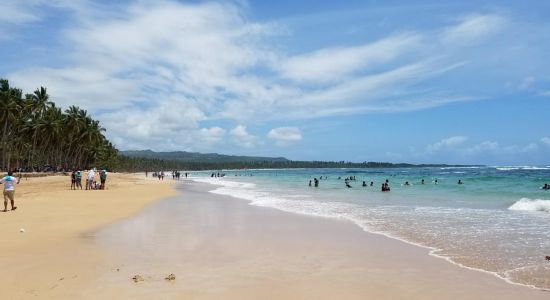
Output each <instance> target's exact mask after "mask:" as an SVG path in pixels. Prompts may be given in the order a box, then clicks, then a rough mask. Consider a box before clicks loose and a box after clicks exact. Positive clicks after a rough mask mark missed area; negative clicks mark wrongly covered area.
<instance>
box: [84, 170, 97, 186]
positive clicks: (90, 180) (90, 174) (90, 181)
mask: <svg viewBox="0 0 550 300" xmlns="http://www.w3.org/2000/svg"><path fill="white" fill-rule="evenodd" d="M94 177H95V171H94V169H90V170H89V171H88V178H87V179H86V189H90V190H92V189H93V188H92V184H93V183H94Z"/></svg>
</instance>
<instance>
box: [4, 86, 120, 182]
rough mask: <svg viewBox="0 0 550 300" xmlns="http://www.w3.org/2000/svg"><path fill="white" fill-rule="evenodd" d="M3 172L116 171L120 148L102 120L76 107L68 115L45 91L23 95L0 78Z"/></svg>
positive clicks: (40, 90)
mask: <svg viewBox="0 0 550 300" xmlns="http://www.w3.org/2000/svg"><path fill="white" fill-rule="evenodd" d="M0 131H1V132H2V138H1V139H0V156H1V162H0V163H1V165H0V169H1V170H9V169H15V168H17V169H22V170H28V171H31V170H35V171H44V170H54V171H55V170H66V169H71V168H85V167H88V166H91V165H94V166H97V167H111V168H112V167H114V165H115V164H116V162H117V150H116V149H115V147H113V145H112V144H111V143H110V142H109V141H108V140H107V139H106V138H105V136H104V135H103V132H104V131H105V129H103V128H101V126H100V125H99V121H96V120H94V119H92V118H91V117H90V116H88V114H87V112H86V111H85V110H82V109H80V108H78V107H76V106H71V107H69V108H68V109H67V110H65V111H62V110H61V108H59V107H57V106H56V105H55V104H54V103H53V102H51V101H50V97H49V95H48V93H47V91H46V88H44V87H40V88H39V89H36V90H35V91H34V92H33V93H32V94H25V95H23V91H22V90H21V89H18V88H15V87H11V86H10V84H9V82H8V80H5V79H0Z"/></svg>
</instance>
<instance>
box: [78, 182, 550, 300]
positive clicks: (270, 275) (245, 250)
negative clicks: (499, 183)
mask: <svg viewBox="0 0 550 300" xmlns="http://www.w3.org/2000/svg"><path fill="white" fill-rule="evenodd" d="M210 189H213V187H212V186H209V185H206V184H201V183H194V182H186V183H185V184H181V185H178V190H179V192H180V194H179V195H178V196H175V197H173V198H170V199H167V200H163V201H159V202H156V203H154V204H152V205H149V206H147V207H146V208H145V209H144V210H143V211H141V212H140V213H139V214H137V215H135V216H133V217H131V218H127V219H125V220H121V221H119V222H116V223H114V224H112V225H109V226H107V227H105V228H103V229H101V230H99V231H97V232H96V233H95V234H94V235H93V237H91V238H90V240H91V244H94V245H91V246H95V247H97V249H98V250H97V251H94V252H95V253H104V256H103V257H102V259H101V261H100V263H99V264H97V265H95V269H96V273H95V274H96V277H95V278H92V279H90V281H89V282H87V283H86V284H85V285H83V286H82V287H81V289H80V290H79V291H78V292H79V293H77V294H75V296H77V298H85V299H548V298H549V297H550V293H549V292H544V291H539V290H533V289H530V288H527V287H522V286H517V285H511V284H508V283H506V282H504V281H503V280H501V279H499V278H497V277H495V276H493V275H490V274H487V273H482V272H478V271H473V270H468V269H464V268H460V267H458V266H455V265H453V264H450V263H449V262H447V261H445V260H442V259H438V258H435V257H431V256H429V255H428V250H427V249H424V248H420V247H416V246H413V245H409V244H406V243H403V242H400V241H397V240H393V239H390V238H387V237H384V236H381V235H375V234H370V233H366V232H364V231H363V230H361V229H360V228H358V227H357V226H355V225H353V224H351V223H348V222H346V221H338V220H331V219H324V218H317V217H309V216H302V215H295V214H290V213H286V212H281V211H278V210H275V209H271V208H263V207H255V206H250V205H248V203H247V201H245V200H240V199H235V198H231V197H226V196H221V195H214V194H211V193H208V190H210ZM170 273H173V274H175V276H176V280H174V281H166V280H165V279H164V277H166V276H167V275H168V274H170ZM136 274H139V275H140V276H142V277H143V279H144V281H141V282H138V283H135V282H133V281H132V280H131V278H132V277H133V276H134V275H136Z"/></svg>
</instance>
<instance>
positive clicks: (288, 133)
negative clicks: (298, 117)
mask: <svg viewBox="0 0 550 300" xmlns="http://www.w3.org/2000/svg"><path fill="white" fill-rule="evenodd" d="M267 137H268V138H270V139H272V140H274V141H275V143H276V144H277V145H279V146H286V145H289V144H292V143H295V142H299V141H301V140H302V132H301V131H300V129H299V128H296V127H278V128H273V129H271V130H270V131H269V133H268V134H267Z"/></svg>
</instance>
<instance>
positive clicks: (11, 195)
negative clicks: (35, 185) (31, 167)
mask: <svg viewBox="0 0 550 300" xmlns="http://www.w3.org/2000/svg"><path fill="white" fill-rule="evenodd" d="M12 175H13V172H11V171H9V172H8V175H7V176H4V178H2V179H0V184H3V185H4V212H6V211H8V199H9V200H10V202H11V210H16V209H17V206H15V184H16V183H17V184H19V181H20V180H21V179H17V178H15V177H13V176H12Z"/></svg>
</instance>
